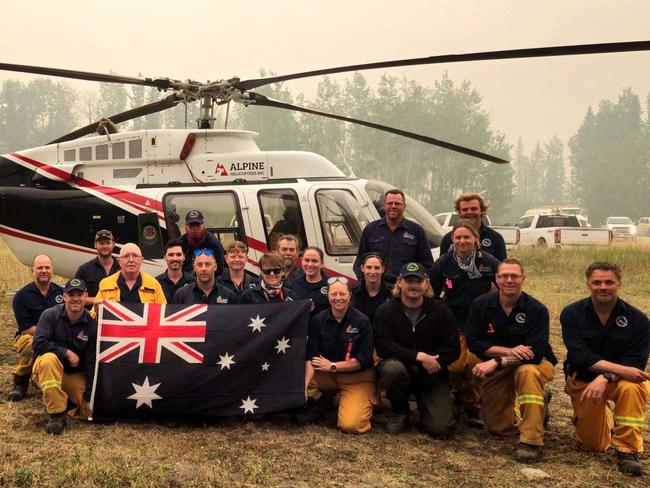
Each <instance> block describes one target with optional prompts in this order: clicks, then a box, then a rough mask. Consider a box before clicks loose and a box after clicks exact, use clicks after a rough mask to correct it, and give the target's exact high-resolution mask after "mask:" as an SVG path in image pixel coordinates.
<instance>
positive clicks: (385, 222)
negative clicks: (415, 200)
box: [354, 188, 433, 285]
mask: <svg viewBox="0 0 650 488" xmlns="http://www.w3.org/2000/svg"><path fill="white" fill-rule="evenodd" d="M405 208H406V197H405V196H404V192H403V191H402V190H398V189H397V188H395V189H392V190H388V191H387V192H386V194H385V195H384V211H385V216H384V217H383V218H381V219H379V220H375V221H374V222H371V223H369V224H368V225H366V227H365V228H364V229H363V233H362V234H361V241H360V242H359V251H358V253H357V258H356V260H355V261H354V272H355V273H356V275H357V277H358V278H359V279H361V278H362V277H363V274H362V272H361V258H362V256H363V255H364V254H366V253H368V252H376V253H379V254H381V255H382V256H383V258H384V264H385V270H386V271H385V272H384V279H385V280H386V282H387V283H389V284H391V285H392V284H394V283H395V280H396V279H397V275H398V274H399V270H400V268H401V267H402V266H403V265H404V264H406V263H408V262H416V263H420V264H422V265H423V266H424V268H425V269H426V270H427V271H428V270H429V269H431V266H433V257H432V255H431V249H430V248H429V242H428V241H427V236H426V233H425V232H424V229H423V228H422V226H421V225H420V224H416V223H415V222H412V221H410V220H408V219H405V218H404V209H405Z"/></svg>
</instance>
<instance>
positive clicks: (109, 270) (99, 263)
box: [74, 229, 120, 308]
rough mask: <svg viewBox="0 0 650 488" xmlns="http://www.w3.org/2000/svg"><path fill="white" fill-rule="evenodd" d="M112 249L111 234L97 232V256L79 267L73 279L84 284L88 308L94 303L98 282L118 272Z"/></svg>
mask: <svg viewBox="0 0 650 488" xmlns="http://www.w3.org/2000/svg"><path fill="white" fill-rule="evenodd" d="M113 249H115V239H114V238H113V233H112V232H111V231H110V230H107V229H103V230H100V231H97V233H96V234H95V250H96V251H97V256H96V257H95V258H94V259H91V260H90V261H88V262H86V263H84V264H82V265H81V266H79V268H78V269H77V272H76V273H75V275H74V277H75V278H78V279H80V280H83V281H84V283H86V287H87V289H88V295H87V297H86V306H88V307H89V308H90V307H92V305H93V303H95V295H97V292H98V291H99V282H100V281H102V280H103V279H104V278H106V277H107V276H110V275H112V274H113V273H117V272H118V271H119V270H120V265H119V263H118V262H117V259H115V258H113Z"/></svg>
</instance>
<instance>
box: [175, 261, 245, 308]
mask: <svg viewBox="0 0 650 488" xmlns="http://www.w3.org/2000/svg"><path fill="white" fill-rule="evenodd" d="M216 273H217V261H216V259H215V258H214V252H213V251H212V249H197V250H196V251H194V274H195V275H196V279H195V280H193V281H192V283H189V284H187V285H185V286H184V287H183V288H181V289H180V290H178V291H177V292H176V293H174V298H173V300H172V303H185V304H187V305H191V304H196V303H205V304H208V305H214V304H217V303H231V304H232V303H239V297H238V296H237V295H235V293H234V292H233V291H231V290H229V289H228V288H226V287H225V286H223V285H220V284H219V283H217V280H216Z"/></svg>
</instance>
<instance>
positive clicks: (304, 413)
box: [293, 397, 326, 426]
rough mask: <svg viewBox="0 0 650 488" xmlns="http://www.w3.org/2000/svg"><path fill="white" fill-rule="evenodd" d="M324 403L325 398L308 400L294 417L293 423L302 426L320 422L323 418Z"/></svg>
mask: <svg viewBox="0 0 650 488" xmlns="http://www.w3.org/2000/svg"><path fill="white" fill-rule="evenodd" d="M325 403H326V402H325V397H321V398H319V399H318V400H315V399H313V398H310V399H309V400H307V405H305V407H304V408H302V409H300V410H299V411H298V412H296V414H295V415H294V417H293V421H294V423H295V424H296V425H301V426H304V425H309V424H315V423H318V422H320V421H322V420H323V417H324V416H325Z"/></svg>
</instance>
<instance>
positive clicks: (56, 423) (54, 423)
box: [45, 412, 66, 435]
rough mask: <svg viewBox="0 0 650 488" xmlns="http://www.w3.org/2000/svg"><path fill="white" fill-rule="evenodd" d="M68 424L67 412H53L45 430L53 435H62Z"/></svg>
mask: <svg viewBox="0 0 650 488" xmlns="http://www.w3.org/2000/svg"><path fill="white" fill-rule="evenodd" d="M65 424H66V413H65V412H61V413H51V414H50V419H49V420H48V421H47V424H46V425H45V432H47V433H48V434H53V435H60V434H62V433H63V429H65Z"/></svg>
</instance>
